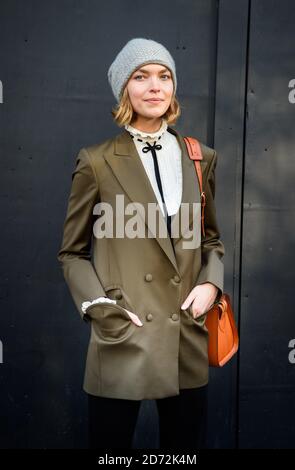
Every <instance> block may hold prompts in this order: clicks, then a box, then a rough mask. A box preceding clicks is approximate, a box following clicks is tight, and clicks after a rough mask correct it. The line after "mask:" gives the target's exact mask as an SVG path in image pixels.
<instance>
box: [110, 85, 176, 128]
mask: <svg viewBox="0 0 295 470" xmlns="http://www.w3.org/2000/svg"><path fill="white" fill-rule="evenodd" d="M111 114H112V116H113V118H114V121H115V122H116V124H117V125H118V126H119V127H123V126H125V125H128V124H131V123H132V122H133V121H134V120H135V118H136V115H137V113H136V111H134V109H133V107H132V104H131V101H130V98H129V94H128V90H127V87H126V86H125V88H124V91H123V93H122V97H121V99H120V102H119V103H118V104H117V105H116V106H115V107H114V108H113V109H112V111H111ZM180 114H181V110H180V104H179V102H178V100H177V98H176V96H175V95H173V97H172V99H171V103H170V106H169V108H168V109H167V111H166V113H165V114H163V116H162V118H163V119H166V121H167V124H168V125H174V124H175V123H176V121H177V119H178V118H179V116H180Z"/></svg>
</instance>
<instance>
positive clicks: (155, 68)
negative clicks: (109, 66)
mask: <svg viewBox="0 0 295 470" xmlns="http://www.w3.org/2000/svg"><path fill="white" fill-rule="evenodd" d="M127 90H128V94H129V99H130V101H131V104H132V107H133V109H134V111H135V112H136V113H137V114H138V119H145V120H157V119H159V118H160V117H161V116H162V115H163V114H165V112H166V111H167V109H168V108H169V106H170V103H171V99H172V96H173V79H172V74H171V72H170V70H169V69H168V68H167V67H165V66H164V65H161V64H145V65H142V66H140V67H139V68H138V69H137V70H136V71H135V72H133V74H132V75H131V77H130V78H129V81H128V83H127ZM150 100H157V101H150Z"/></svg>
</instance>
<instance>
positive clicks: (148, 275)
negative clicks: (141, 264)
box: [145, 273, 153, 282]
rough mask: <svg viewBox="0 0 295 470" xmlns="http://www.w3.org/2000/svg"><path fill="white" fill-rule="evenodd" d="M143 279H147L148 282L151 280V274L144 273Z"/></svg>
mask: <svg viewBox="0 0 295 470" xmlns="http://www.w3.org/2000/svg"><path fill="white" fill-rule="evenodd" d="M145 280H146V281H148V282H150V281H152V280H153V276H152V275H151V274H149V273H148V274H146V275H145Z"/></svg>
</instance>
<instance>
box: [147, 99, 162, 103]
mask: <svg viewBox="0 0 295 470" xmlns="http://www.w3.org/2000/svg"><path fill="white" fill-rule="evenodd" d="M145 101H148V102H149V103H161V101H163V100H155V99H150V100H145Z"/></svg>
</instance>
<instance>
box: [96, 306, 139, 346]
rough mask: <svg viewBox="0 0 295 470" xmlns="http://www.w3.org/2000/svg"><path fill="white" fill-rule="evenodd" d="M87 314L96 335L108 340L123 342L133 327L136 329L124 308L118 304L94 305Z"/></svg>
mask: <svg viewBox="0 0 295 470" xmlns="http://www.w3.org/2000/svg"><path fill="white" fill-rule="evenodd" d="M87 313H88V314H89V316H90V318H91V320H92V321H91V325H92V327H93V329H94V331H95V333H96V334H97V335H98V336H100V337H102V338H103V339H106V340H110V341H112V340H113V341H115V340H122V339H123V338H125V337H126V336H127V335H128V333H129V331H132V328H133V326H134V327H136V325H134V323H133V322H132V320H131V318H130V317H129V315H128V313H127V312H126V311H125V310H124V308H123V307H121V306H120V305H117V304H110V303H107V302H101V303H98V304H93V305H90V306H89V307H88V308H87Z"/></svg>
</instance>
